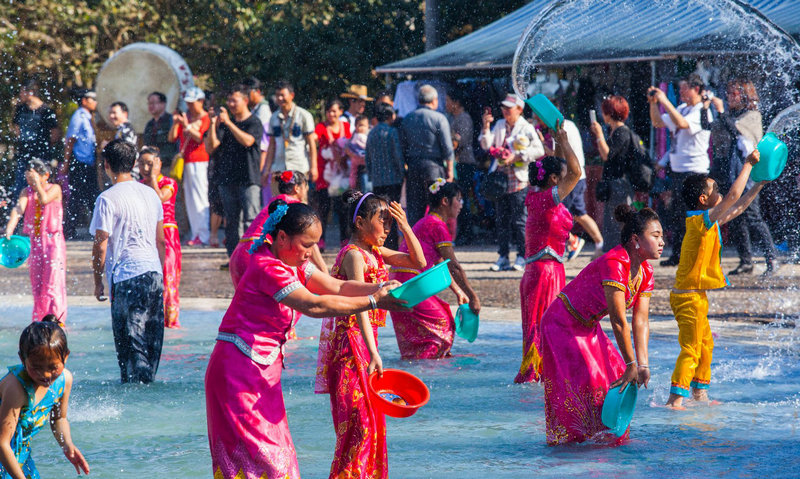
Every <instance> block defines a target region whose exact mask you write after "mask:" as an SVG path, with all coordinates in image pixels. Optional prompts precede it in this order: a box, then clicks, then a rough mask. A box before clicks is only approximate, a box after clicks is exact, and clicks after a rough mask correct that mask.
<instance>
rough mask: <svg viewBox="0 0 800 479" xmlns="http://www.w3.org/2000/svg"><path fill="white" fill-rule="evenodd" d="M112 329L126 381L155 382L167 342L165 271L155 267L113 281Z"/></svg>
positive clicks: (120, 367) (121, 376) (122, 377)
mask: <svg viewBox="0 0 800 479" xmlns="http://www.w3.org/2000/svg"><path fill="white" fill-rule="evenodd" d="M111 329H112V330H113V331H114V347H115V348H116V350H117V362H118V363H119V372H120V378H121V380H122V382H123V383H129V382H132V383H150V382H153V380H154V379H155V377H156V371H158V363H159V361H160V360H161V346H162V344H163V342H164V279H163V278H162V276H161V273H156V272H154V271H151V272H149V273H144V274H140V275H139V276H135V277H133V278H130V279H126V280H124V281H120V282H118V283H114V284H112V285H111Z"/></svg>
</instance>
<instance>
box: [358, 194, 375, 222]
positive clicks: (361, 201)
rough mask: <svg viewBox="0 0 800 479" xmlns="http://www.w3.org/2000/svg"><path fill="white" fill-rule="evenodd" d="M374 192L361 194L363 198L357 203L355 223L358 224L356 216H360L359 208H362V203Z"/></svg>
mask: <svg viewBox="0 0 800 479" xmlns="http://www.w3.org/2000/svg"><path fill="white" fill-rule="evenodd" d="M371 194H372V193H365V194H364V195H362V196H361V199H360V200H358V204H357V205H356V211H355V212H354V213H353V224H356V217H357V216H358V209H359V208H361V203H363V202H364V200H366V199H367V196H369V195H371Z"/></svg>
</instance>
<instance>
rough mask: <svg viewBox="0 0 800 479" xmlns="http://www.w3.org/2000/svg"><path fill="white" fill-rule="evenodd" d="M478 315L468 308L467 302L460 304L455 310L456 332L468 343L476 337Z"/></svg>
mask: <svg viewBox="0 0 800 479" xmlns="http://www.w3.org/2000/svg"><path fill="white" fill-rule="evenodd" d="M478 323H479V319H478V315H477V314H475V313H473V312H472V310H471V309H469V304H462V305H461V306H459V307H458V310H456V334H457V335H459V336H460V337H462V338H464V339H466V340H467V341H469V342H470V343H471V342H473V341H475V338H477V337H478Z"/></svg>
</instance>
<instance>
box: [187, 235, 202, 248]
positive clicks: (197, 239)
mask: <svg viewBox="0 0 800 479" xmlns="http://www.w3.org/2000/svg"><path fill="white" fill-rule="evenodd" d="M186 244H187V245H189V246H192V247H194V246H203V242H202V241H200V237H199V236H195V237H194V239H193V240H190V241H189V242H188V243H186Z"/></svg>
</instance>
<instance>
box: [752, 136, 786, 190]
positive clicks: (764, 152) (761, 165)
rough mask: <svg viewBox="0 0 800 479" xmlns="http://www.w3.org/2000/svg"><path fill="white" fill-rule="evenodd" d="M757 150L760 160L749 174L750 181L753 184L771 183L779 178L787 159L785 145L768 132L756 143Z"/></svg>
mask: <svg viewBox="0 0 800 479" xmlns="http://www.w3.org/2000/svg"><path fill="white" fill-rule="evenodd" d="M757 148H758V152H759V153H761V159H760V160H759V162H758V163H756V166H754V167H753V171H751V172H750V179H751V180H753V181H755V182H759V181H772V180H774V179H776V178H777V177H779V176H781V173H783V169H784V168H785V167H786V160H787V159H788V158H789V149H788V148H787V147H786V143H784V142H782V141H781V140H779V139H778V136H777V135H775V133H772V132H769V133H767V134H766V135H764V138H762V139H761V141H760V142H758V146H757Z"/></svg>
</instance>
